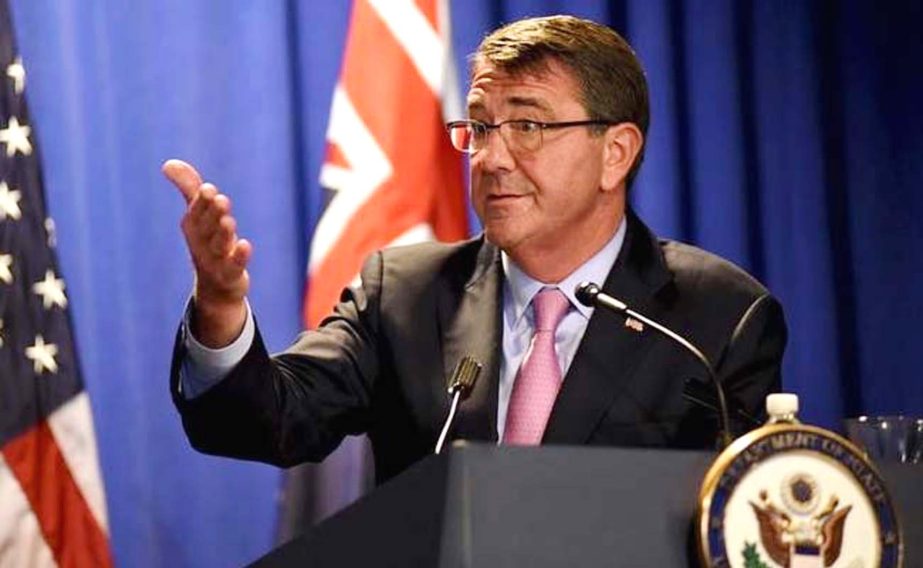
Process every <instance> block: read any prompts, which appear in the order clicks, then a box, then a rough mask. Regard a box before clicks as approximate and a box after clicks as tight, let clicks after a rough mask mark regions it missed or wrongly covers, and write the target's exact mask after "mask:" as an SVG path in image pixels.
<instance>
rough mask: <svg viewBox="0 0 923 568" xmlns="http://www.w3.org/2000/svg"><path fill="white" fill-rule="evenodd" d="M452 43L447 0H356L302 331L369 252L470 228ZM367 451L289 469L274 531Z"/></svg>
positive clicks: (321, 499) (353, 494)
mask: <svg viewBox="0 0 923 568" xmlns="http://www.w3.org/2000/svg"><path fill="white" fill-rule="evenodd" d="M451 46H452V41H451V28H450V22H449V6H448V1H447V0H356V1H355V2H354V3H353V6H352V13H351V17H350V25H349V30H348V34H347V41H346V51H345V54H344V57H343V63H342V67H341V70H340V77H339V81H338V83H337V85H336V88H335V91H334V94H333V104H332V107H331V110H330V121H329V124H328V129H327V155H326V159H325V162H324V164H323V166H322V168H321V172H320V178H321V180H320V181H321V184H322V185H323V186H324V187H325V188H327V190H328V191H329V200H328V203H329V205H328V206H327V208H326V209H325V210H324V212H323V214H322V216H321V218H320V220H319V221H318V224H317V227H316V228H315V230H314V235H313V237H312V242H311V250H310V258H309V262H308V274H307V282H306V286H305V291H306V292H305V299H304V323H305V326H306V327H307V328H309V329H310V328H313V327H316V326H317V325H318V324H319V323H320V322H321V320H322V319H323V318H324V317H325V316H327V315H328V314H329V313H330V312H331V310H332V308H333V306H334V305H335V304H336V302H337V299H338V298H339V296H340V292H341V290H342V289H343V287H345V286H347V285H349V284H351V283H353V281H354V280H355V279H356V277H357V275H358V273H359V269H360V268H361V266H362V262H363V261H364V260H365V258H366V257H368V256H369V255H370V254H371V253H373V252H375V251H376V250H378V249H381V248H383V247H387V246H393V245H400V244H411V243H415V242H421V241H426V240H433V239H438V240H444V241H453V240H459V239H463V238H465V237H466V236H467V234H468V221H467V208H466V205H465V193H464V174H463V171H462V166H463V163H462V158H461V155H460V154H459V153H458V152H456V151H455V150H454V149H453V148H452V145H451V143H450V141H449V138H448V136H447V134H446V132H445V128H444V123H445V120H446V119H447V118H450V119H455V118H459V117H460V116H461V114H460V113H461V105H460V100H459V89H458V85H457V76H456V72H455V66H454V63H453V61H454V59H453V55H452V49H451ZM366 452H367V449H366V446H365V445H364V443H363V442H362V441H361V440H360V439H356V438H348V439H347V440H346V441H345V442H344V443H343V445H342V446H341V447H340V448H339V449H338V450H337V451H336V452H335V453H334V454H333V455H331V456H330V457H329V458H327V460H326V461H325V462H324V464H323V465H322V466H321V467H320V468H316V469H313V468H298V469H296V470H294V471H293V472H292V473H291V474H290V475H289V476H288V479H287V480H286V486H287V488H286V493H287V495H288V498H287V501H286V503H285V504H284V506H283V511H282V514H283V518H284V519H289V521H288V522H286V521H283V523H281V526H282V535H283V536H286V535H289V532H288V531H290V530H292V529H294V532H300V531H301V530H304V526H305V525H304V523H303V522H302V520H303V518H304V517H305V516H308V517H309V520H315V521H316V520H320V519H322V518H324V517H325V516H327V515H329V514H331V513H333V512H335V511H337V510H338V509H340V508H341V507H343V506H344V505H346V504H348V503H349V502H350V501H352V500H354V499H355V498H357V497H358V496H359V495H360V494H361V492H362V491H363V490H364V489H365V487H366V486H367V485H368V479H369V478H370V476H369V472H368V471H367V464H368V463H370V461H371V460H369V459H368V456H367V455H366ZM298 497H300V498H301V499H303V500H304V502H303V503H298V502H293V501H297V500H298ZM305 510H311V511H312V514H308V515H306V514H305V512H304V511H305ZM286 525H291V526H286Z"/></svg>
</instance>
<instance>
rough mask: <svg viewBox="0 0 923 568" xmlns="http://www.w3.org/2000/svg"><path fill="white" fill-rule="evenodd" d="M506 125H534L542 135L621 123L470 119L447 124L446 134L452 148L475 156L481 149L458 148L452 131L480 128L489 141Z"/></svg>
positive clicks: (606, 121) (603, 121) (540, 144)
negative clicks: (462, 128) (563, 130)
mask: <svg viewBox="0 0 923 568" xmlns="http://www.w3.org/2000/svg"><path fill="white" fill-rule="evenodd" d="M504 124H519V125H523V126H526V125H532V126H535V127H537V128H538V132H539V133H541V132H544V131H545V130H557V129H560V128H571V127H574V126H615V125H616V124H619V123H618V122H614V121H612V120H601V119H595V120H568V121H563V122H541V121H538V120H530V119H527V118H512V119H509V120H504V121H502V122H498V123H496V124H491V123H489V122H482V121H480V120H470V119H468V120H453V121H451V122H447V123H446V125H445V129H446V132H448V134H449V140H452V147H453V148H455V149H456V150H458V151H459V152H464V153H466V154H474V153H475V152H477V151H478V150H480V149H481V148H477V149H471V148H464V149H463V148H459V147H458V146H456V145H455V142H454V140H453V139H452V130H453V129H455V128H458V127H461V126H467V127H471V128H472V129H473V130H474V132H475V133H476V132H477V129H478V128H481V129H482V130H483V133H484V135H485V138H484V139H485V140H486V139H487V135H489V134H490V131H492V130H500V127H501V126H503V125H504ZM471 139H472V140H474V137H473V136H472V138H471ZM543 143H544V141H543V140H542V139H540V142H539V147H538V148H536V149H535V150H534V151H537V150H538V149H540V148H541V147H542V144H543Z"/></svg>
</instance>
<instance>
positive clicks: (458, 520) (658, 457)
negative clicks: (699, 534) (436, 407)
mask: <svg viewBox="0 0 923 568" xmlns="http://www.w3.org/2000/svg"><path fill="white" fill-rule="evenodd" d="M714 457H715V454H712V453H708V452H691V451H678V450H652V449H623V448H587V447H568V446H546V447H540V448H518V447H497V446H494V445H488V444H458V445H456V446H454V447H453V448H452V449H451V451H450V452H449V453H448V454H443V455H442V456H432V457H430V458H427V459H425V460H423V461H422V462H420V463H419V464H417V465H416V466H414V467H412V468H410V469H409V470H408V471H406V472H404V473H403V474H401V475H399V476H398V477H396V478H394V479H393V480H391V481H390V482H388V483H386V484H384V485H382V486H381V487H379V488H378V489H376V490H375V491H374V492H373V493H371V494H370V495H368V496H367V497H365V498H363V499H362V500H360V501H358V502H357V503H355V504H354V505H352V506H351V507H349V508H347V509H345V510H344V511H342V512H340V513H338V514H337V515H335V516H333V517H331V518H330V519H328V520H327V521H325V522H323V523H321V524H320V525H318V526H317V527H315V528H314V529H313V530H312V531H310V532H309V533H308V534H306V535H305V536H303V537H300V538H298V539H295V540H293V541H292V542H290V543H288V544H285V545H283V546H282V547H280V548H278V549H277V550H275V551H273V552H272V553H270V554H268V555H267V556H265V557H263V558H262V559H260V560H258V561H257V562H256V563H255V564H254V566H260V567H264V566H358V565H365V564H368V565H374V566H440V567H456V566H526V567H528V568H540V567H544V566H549V567H550V566H695V565H697V564H698V562H697V553H696V548H695V539H694V536H693V525H692V518H693V513H694V511H695V506H696V500H697V496H698V490H699V484H700V483H701V480H702V478H703V476H704V474H705V471H706V470H707V469H708V467H709V465H710V464H711V461H712V460H713V459H714ZM881 471H882V475H883V476H884V477H885V480H886V481H887V482H888V483H889V488H890V491H891V494H892V497H893V499H894V500H895V501H896V506H897V508H898V516H899V518H900V519H901V521H902V524H903V527H904V542H905V563H904V565H905V566H915V564H914V562H920V561H923V555H921V550H920V547H921V543H923V492H919V491H917V490H916V489H915V490H914V491H913V492H911V487H912V484H915V485H917V486H919V484H920V483H921V482H923V466H901V465H894V466H886V467H883V468H881ZM908 545H909V546H908Z"/></svg>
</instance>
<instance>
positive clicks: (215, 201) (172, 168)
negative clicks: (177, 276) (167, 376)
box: [162, 160, 253, 347]
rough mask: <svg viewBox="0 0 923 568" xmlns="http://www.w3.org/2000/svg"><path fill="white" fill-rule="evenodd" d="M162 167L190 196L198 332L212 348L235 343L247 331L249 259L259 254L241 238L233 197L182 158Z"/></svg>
mask: <svg viewBox="0 0 923 568" xmlns="http://www.w3.org/2000/svg"><path fill="white" fill-rule="evenodd" d="M162 171H163V173H164V175H165V176H166V177H167V179H169V180H170V181H171V182H172V183H173V185H175V186H176V187H177V189H179V191H180V193H181V194H182V196H183V198H184V199H185V200H186V213H185V215H183V220H182V222H181V224H180V226H181V227H182V230H183V235H184V236H185V237H186V246H187V247H188V248H189V254H190V255H191V256H192V262H193V265H194V266H195V274H196V280H195V292H194V298H195V317H194V330H193V333H194V335H195V337H196V339H198V340H199V341H200V342H202V343H204V344H205V345H206V346H208V347H223V346H225V345H228V344H230V343H231V342H232V341H233V340H234V339H235V338H236V337H237V336H238V335H239V334H240V331H241V329H243V326H244V321H245V318H246V307H245V305H244V297H245V296H246V295H247V290H248V289H249V286H250V277H249V275H248V274H247V263H248V262H249V260H250V255H251V254H252V252H253V248H252V247H251V245H250V243H249V241H247V240H246V239H241V238H238V236H237V221H235V220H234V217H232V216H231V201H230V200H229V199H228V198H227V196H226V195H222V194H221V193H219V192H218V189H217V188H216V187H215V186H214V185H212V184H210V183H202V177H201V176H200V175H199V173H198V172H197V171H196V170H195V168H193V167H192V166H191V165H189V164H187V163H186V162H183V161H181V160H167V161H166V162H164V164H163V167H162Z"/></svg>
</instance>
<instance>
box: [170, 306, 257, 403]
mask: <svg viewBox="0 0 923 568" xmlns="http://www.w3.org/2000/svg"><path fill="white" fill-rule="evenodd" d="M244 305H245V306H246V308H247V319H246V320H245V321H244V328H243V330H241V332H240V335H239V336H237V339H235V340H234V341H233V342H232V343H231V344H230V345H228V346H226V347H222V348H220V349H211V348H209V347H206V346H204V345H202V344H201V343H199V341H197V340H196V338H195V337H193V336H192V331H191V330H192V327H191V325H190V321H191V318H192V299H191V298H190V300H189V301H188V302H187V303H186V313H185V315H184V316H183V328H184V333H183V337H184V338H185V340H184V343H185V348H186V356H185V357H184V358H183V364H182V365H181V367H180V381H179V386H180V392H181V393H182V395H183V396H184V397H185V398H186V400H189V399H193V398H195V397H197V396H199V395H201V394H203V393H204V392H205V391H207V390H208V389H210V388H212V387H213V386H215V385H216V384H218V383H220V382H221V381H222V380H223V379H224V378H225V377H227V376H228V374H230V372H231V371H232V370H233V369H234V367H236V366H237V364H238V363H240V362H241V360H243V358H244V356H245V355H246V354H247V351H249V350H250V346H251V345H253V337H254V334H255V332H256V324H255V323H254V321H253V312H251V311H250V302H248V301H247V300H246V299H244Z"/></svg>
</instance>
